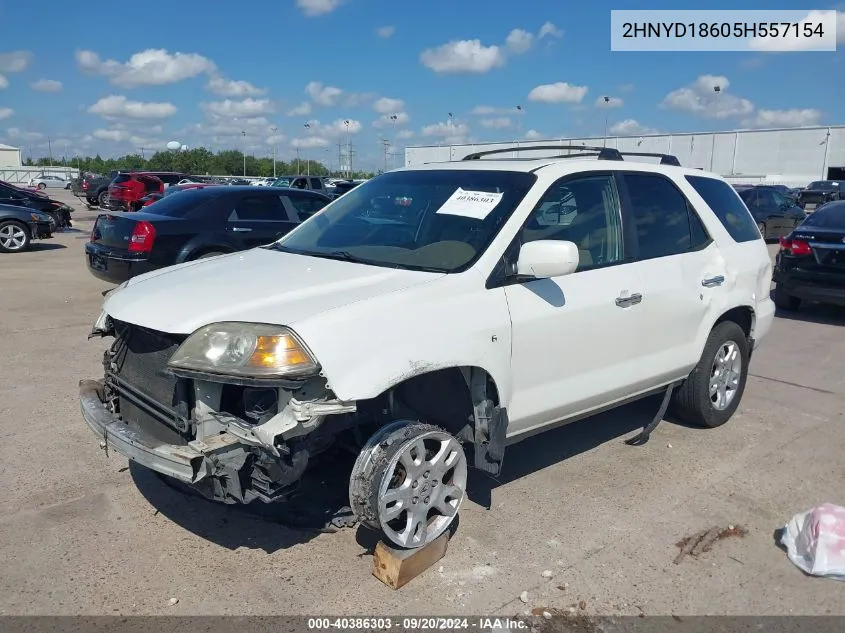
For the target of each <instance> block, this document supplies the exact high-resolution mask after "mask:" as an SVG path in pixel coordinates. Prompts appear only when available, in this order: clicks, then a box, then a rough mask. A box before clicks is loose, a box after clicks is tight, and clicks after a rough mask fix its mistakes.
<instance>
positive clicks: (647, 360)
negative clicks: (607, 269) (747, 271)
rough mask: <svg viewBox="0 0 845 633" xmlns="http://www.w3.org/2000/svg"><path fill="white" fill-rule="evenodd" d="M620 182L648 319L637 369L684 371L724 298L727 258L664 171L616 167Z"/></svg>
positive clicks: (667, 375)
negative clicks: (624, 171)
mask: <svg viewBox="0 0 845 633" xmlns="http://www.w3.org/2000/svg"><path fill="white" fill-rule="evenodd" d="M620 188H621V192H622V196H621V197H622V204H623V206H624V207H626V209H627V211H628V213H627V216H628V217H631V218H632V220H633V222H634V228H635V233H636V241H635V246H634V250H633V253H632V254H633V255H634V257H635V258H636V264H635V266H634V268H635V269H636V270H637V272H638V273H639V275H640V282H639V285H640V287H641V288H642V289H643V301H642V314H643V316H644V318H645V320H646V323H647V327H646V328H645V329H644V330H643V332H642V333H641V336H642V339H643V341H645V342H647V344H646V345H645V346H644V348H643V350H642V356H641V357H640V359H639V370H638V371H639V372H640V373H641V375H642V376H644V377H649V378H650V379H652V380H653V382H654V384H655V385H657V384H663V383H665V382H668V381H671V380H674V379H677V378H679V377H681V376H685V375H686V374H687V373H688V372H689V371H690V370H691V369H692V367H693V366H694V365H695V364H696V363H697V362H698V358H699V355H700V353H701V349H700V345H699V343H700V341H701V336H702V331H703V329H707V330H708V331H709V328H710V326H711V325H712V324H713V322H715V320H716V318H717V316H718V315H719V314H721V313H722V311H723V308H724V305H725V304H726V302H727V300H726V288H727V287H728V286H729V285H730V280H729V279H728V277H729V274H728V272H727V268H726V266H727V264H726V262H725V259H724V257H723V256H722V254H721V252H720V250H719V249H718V247H717V246H716V244H715V242H714V241H713V240H712V238H711V237H710V236H709V235H708V234H707V230H706V229H705V227H704V225H703V223H702V222H701V219H700V217H699V216H698V213H697V212H696V210H695V209H694V207H693V206H692V204H691V203H690V202H689V200H688V199H687V198H686V196H685V195H684V194H683V193H682V192H681V190H680V189H679V188H678V187H677V186H676V185H675V183H674V182H673V181H672V180H671V179H670V178H668V177H667V176H664V175H663V174H658V173H645V172H627V173H624V174H621V175H620ZM705 335H706V334H705Z"/></svg>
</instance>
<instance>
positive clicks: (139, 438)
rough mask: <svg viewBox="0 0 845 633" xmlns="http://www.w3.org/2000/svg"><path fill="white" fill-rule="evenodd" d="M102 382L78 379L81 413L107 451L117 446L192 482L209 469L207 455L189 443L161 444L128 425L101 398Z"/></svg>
mask: <svg viewBox="0 0 845 633" xmlns="http://www.w3.org/2000/svg"><path fill="white" fill-rule="evenodd" d="M102 389H103V383H102V382H101V381H96V380H83V381H81V382H80V383H79V403H80V406H81V408H82V417H83V418H85V422H86V423H87V424H88V426H89V427H90V428H91V430H92V431H93V432H94V434H95V435H97V436H98V437H100V438H101V440H102V443H101V446H102V448H104V449H105V450H106V451H108V450H110V449H114V450H116V451H117V452H118V453H120V454H121V455H123V456H124V457H127V458H129V459H131V460H133V461H135V462H138V463H139V464H141V465H142V466H146V467H147V468H150V469H152V470H155V471H156V472H160V473H162V474H164V475H169V476H170V477H173V478H174V479H178V480H180V481H183V482H185V483H189V484H195V483H197V482H199V481H200V480H201V479H203V478H204V477H206V476H207V475H208V474H209V473H210V469H209V468H208V467H207V466H208V464H206V456H205V455H204V454H203V453H201V452H200V451H197V450H195V449H193V448H191V447H190V446H174V445H172V444H163V443H162V442H161V441H160V440H157V439H156V438H155V437H153V436H152V435H150V434H148V433H144V432H143V431H141V430H139V429H137V428H131V427H129V426H128V425H127V424H126V423H125V422H123V420H121V419H120V418H119V417H117V416H116V415H114V414H113V413H112V412H111V411H109V410H108V409H107V408H106V405H105V404H103V402H102V400H101V399H100V393H101V392H102Z"/></svg>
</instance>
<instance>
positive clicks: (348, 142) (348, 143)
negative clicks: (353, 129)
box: [343, 119, 352, 179]
mask: <svg viewBox="0 0 845 633" xmlns="http://www.w3.org/2000/svg"><path fill="white" fill-rule="evenodd" d="M343 124H344V125H345V126H346V168H347V170H348V171H347V174H346V175H347V177H348V178H349V179H351V178H352V139H351V138H350V136H349V119H345V120H344V121H343Z"/></svg>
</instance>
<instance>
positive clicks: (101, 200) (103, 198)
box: [97, 191, 109, 207]
mask: <svg viewBox="0 0 845 633" xmlns="http://www.w3.org/2000/svg"><path fill="white" fill-rule="evenodd" d="M108 199H109V192H108V191H101V192H100V195H98V196H97V205H98V206H100V207H105V206H106V202H107V201H108Z"/></svg>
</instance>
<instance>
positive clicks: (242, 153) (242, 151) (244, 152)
mask: <svg viewBox="0 0 845 633" xmlns="http://www.w3.org/2000/svg"><path fill="white" fill-rule="evenodd" d="M241 134H242V135H243V138H244V142H243V146H242V147H241V155H242V156H243V158H244V178H246V130H243V131H241Z"/></svg>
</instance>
